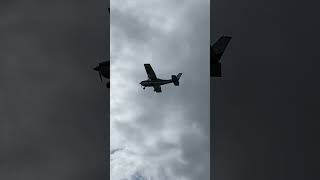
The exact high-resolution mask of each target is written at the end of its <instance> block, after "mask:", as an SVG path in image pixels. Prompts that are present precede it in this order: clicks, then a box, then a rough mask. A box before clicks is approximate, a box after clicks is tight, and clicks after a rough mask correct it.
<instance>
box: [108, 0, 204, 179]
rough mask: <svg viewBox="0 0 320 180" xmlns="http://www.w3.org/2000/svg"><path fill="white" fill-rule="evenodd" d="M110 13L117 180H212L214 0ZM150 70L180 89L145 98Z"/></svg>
mask: <svg viewBox="0 0 320 180" xmlns="http://www.w3.org/2000/svg"><path fill="white" fill-rule="evenodd" d="M110 5H111V17H110V18H111V24H110V25H111V26H110V28H111V35H110V36H111V38H110V40H111V41H110V45H111V50H110V52H111V74H112V77H111V92H110V94H111V102H110V104H111V119H110V125H111V137H110V138H111V162H110V163H111V168H110V173H111V179H113V180H121V179H132V180H135V179H139V178H138V177H140V178H142V177H144V178H146V179H155V180H158V179H159V180H165V179H181V180H194V179H209V174H210V172H209V169H210V168H209V163H210V161H209V158H208V157H209V152H210V151H209V127H210V126H209V115H210V112H209V103H210V102H209V101H210V98H209V95H210V91H209V87H210V86H209V83H210V79H209V66H208V65H209V43H210V34H209V32H210V31H209V27H210V24H209V23H210V19H209V18H210V17H209V15H210V13H209V11H210V6H209V0H199V1H194V0H184V1H172V0H151V1H150V0H138V1H131V0H130V1H129V0H119V1H111V4H110ZM144 63H150V64H151V65H152V67H153V69H154V71H155V72H156V74H157V76H158V77H159V78H163V79H166V78H167V79H169V78H171V75H176V74H178V73H179V72H182V73H183V75H182V77H181V79H180V86H179V87H176V86H174V85H173V84H168V85H165V86H162V93H159V94H157V93H155V92H154V91H153V88H146V89H145V90H143V89H142V87H141V86H140V85H139V82H140V81H142V80H146V79H147V74H146V72H145V69H144V66H143V64H144Z"/></svg>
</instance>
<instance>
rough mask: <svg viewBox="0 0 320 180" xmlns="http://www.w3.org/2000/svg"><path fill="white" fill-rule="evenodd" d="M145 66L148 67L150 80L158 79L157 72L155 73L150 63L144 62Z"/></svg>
mask: <svg viewBox="0 0 320 180" xmlns="http://www.w3.org/2000/svg"><path fill="white" fill-rule="evenodd" d="M144 68H145V69H146V72H147V74H148V78H149V79H150V80H157V76H156V74H155V73H154V71H153V69H152V67H151V65H150V64H144ZM160 90H161V89H160Z"/></svg>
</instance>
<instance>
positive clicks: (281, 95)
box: [211, 0, 320, 180]
mask: <svg viewBox="0 0 320 180" xmlns="http://www.w3.org/2000/svg"><path fill="white" fill-rule="evenodd" d="M211 4H212V5H211V8H212V11H211V23H212V25H211V34H212V37H211V41H215V40H216V39H217V38H218V37H219V36H221V35H223V34H227V35H231V36H233V39H232V41H231V43H230V46H229V47H228V48H227V50H226V53H225V55H224V57H223V60H222V61H223V76H224V77H223V78H222V79H221V80H212V81H211V88H212V89H213V91H212V93H213V94H212V95H211V97H212V98H211V101H212V103H211V104H212V106H211V117H212V119H211V122H212V126H211V127H212V128H213V131H212V133H213V141H214V144H213V153H214V156H212V157H213V158H214V160H211V165H212V166H211V167H212V168H213V170H212V171H213V177H212V178H213V179H221V180H224V179H318V178H316V176H317V173H316V171H315V168H314V167H316V165H315V164H316V162H318V160H319V159H318V158H317V157H319V156H317V155H316V154H317V153H316V152H317V150H319V143H317V142H316V141H315V139H316V138H317V137H319V136H318V133H316V128H315V127H318V125H319V123H318V122H317V119H319V113H318V110H317V106H318V104H319V100H320V96H319V88H320V86H319V85H318V83H317V82H318V81H319V79H318V77H319V73H318V67H319V61H318V59H319V53H318V52H317V51H318V47H319V46H318V43H317V42H318V41H319V40H320V36H319V33H318V31H319V28H320V23H319V21H318V20H317V19H318V18H317V17H318V16H319V12H318V8H317V7H318V6H319V3H317V2H311V1H262V0H260V1H254V2H253V1H234V0H227V1H214V2H213V3H211ZM316 149H317V150H316Z"/></svg>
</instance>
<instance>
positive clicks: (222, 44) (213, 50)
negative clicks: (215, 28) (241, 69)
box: [210, 36, 231, 63]
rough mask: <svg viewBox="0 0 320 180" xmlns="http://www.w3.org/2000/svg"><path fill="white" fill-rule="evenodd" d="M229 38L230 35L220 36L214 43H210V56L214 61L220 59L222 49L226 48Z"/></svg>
mask: <svg viewBox="0 0 320 180" xmlns="http://www.w3.org/2000/svg"><path fill="white" fill-rule="evenodd" d="M230 40H231V37H230V36H222V37H220V39H219V40H218V41H217V42H216V43H214V44H213V45H211V47H210V56H211V59H212V61H213V62H214V63H217V62H219V61H220V59H221V57H222V55H223V53H224V50H225V49H226V48H227V46H228V44H229V42H230Z"/></svg>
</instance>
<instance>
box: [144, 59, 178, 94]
mask: <svg viewBox="0 0 320 180" xmlns="http://www.w3.org/2000/svg"><path fill="white" fill-rule="evenodd" d="M144 68H145V69H146V72H147V75H148V80H145V81H141V82H140V84H141V86H142V87H143V89H145V88H146V87H153V88H154V91H155V92H156V93H160V92H161V85H164V84H168V83H173V84H174V85H175V86H179V79H180V77H181V75H182V73H179V74H178V75H172V76H171V79H168V80H164V79H159V78H157V76H156V74H155V73H154V71H153V69H152V67H151V65H150V64H144Z"/></svg>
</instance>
